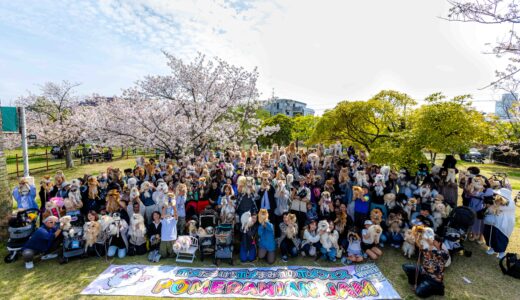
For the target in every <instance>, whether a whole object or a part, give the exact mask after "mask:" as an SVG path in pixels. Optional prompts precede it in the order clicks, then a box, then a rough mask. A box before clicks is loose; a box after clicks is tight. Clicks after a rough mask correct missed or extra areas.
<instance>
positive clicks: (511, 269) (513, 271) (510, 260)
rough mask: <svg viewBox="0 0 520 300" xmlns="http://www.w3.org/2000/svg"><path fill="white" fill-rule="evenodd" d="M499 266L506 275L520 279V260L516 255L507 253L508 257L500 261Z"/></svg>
mask: <svg viewBox="0 0 520 300" xmlns="http://www.w3.org/2000/svg"><path fill="white" fill-rule="evenodd" d="M504 262H505V266H504ZM498 264H499V266H500V269H501V270H502V273H504V275H509V276H511V277H514V278H516V279H520V260H519V259H518V256H517V254H516V253H507V254H506V256H504V257H502V258H501V259H500V261H499V263H498Z"/></svg>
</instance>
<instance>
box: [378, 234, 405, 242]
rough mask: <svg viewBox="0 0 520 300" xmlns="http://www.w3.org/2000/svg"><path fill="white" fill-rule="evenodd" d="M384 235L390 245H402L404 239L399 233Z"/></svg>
mask: <svg viewBox="0 0 520 300" xmlns="http://www.w3.org/2000/svg"><path fill="white" fill-rule="evenodd" d="M384 235H385V237H386V238H388V241H389V242H390V244H391V245H402V244H403V241H404V238H403V236H402V235H401V234H400V233H391V232H386V233H385V234H384ZM381 237H383V235H381Z"/></svg>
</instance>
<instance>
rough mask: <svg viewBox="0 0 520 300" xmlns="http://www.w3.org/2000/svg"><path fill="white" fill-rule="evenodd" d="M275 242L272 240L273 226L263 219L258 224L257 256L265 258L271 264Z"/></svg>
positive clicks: (274, 256)
mask: <svg viewBox="0 0 520 300" xmlns="http://www.w3.org/2000/svg"><path fill="white" fill-rule="evenodd" d="M275 251H276V242H275V240H274V226H273V224H271V222H269V219H265V220H263V221H262V223H260V224H259V226H258V258H259V259H264V258H265V259H266V261H267V263H268V264H270V265H272V264H273V263H274V261H275V259H276V252H275Z"/></svg>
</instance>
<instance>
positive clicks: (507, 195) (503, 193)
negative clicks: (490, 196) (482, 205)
mask: <svg viewBox="0 0 520 300" xmlns="http://www.w3.org/2000/svg"><path fill="white" fill-rule="evenodd" d="M493 192H494V193H495V194H496V195H499V196H502V197H504V198H505V199H506V200H507V201H511V200H512V199H513V195H512V194H513V192H512V191H511V190H509V189H506V188H501V189H498V190H495V191H493Z"/></svg>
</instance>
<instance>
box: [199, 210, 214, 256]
mask: <svg viewBox="0 0 520 300" xmlns="http://www.w3.org/2000/svg"><path fill="white" fill-rule="evenodd" d="M216 226H217V217H216V215H215V213H213V212H211V211H203V212H202V213H201V215H200V217H199V228H204V230H205V231H206V233H205V234H202V235H201V234H198V237H199V253H200V260H201V261H204V256H214V255H215V232H214V231H215V227H216Z"/></svg>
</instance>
